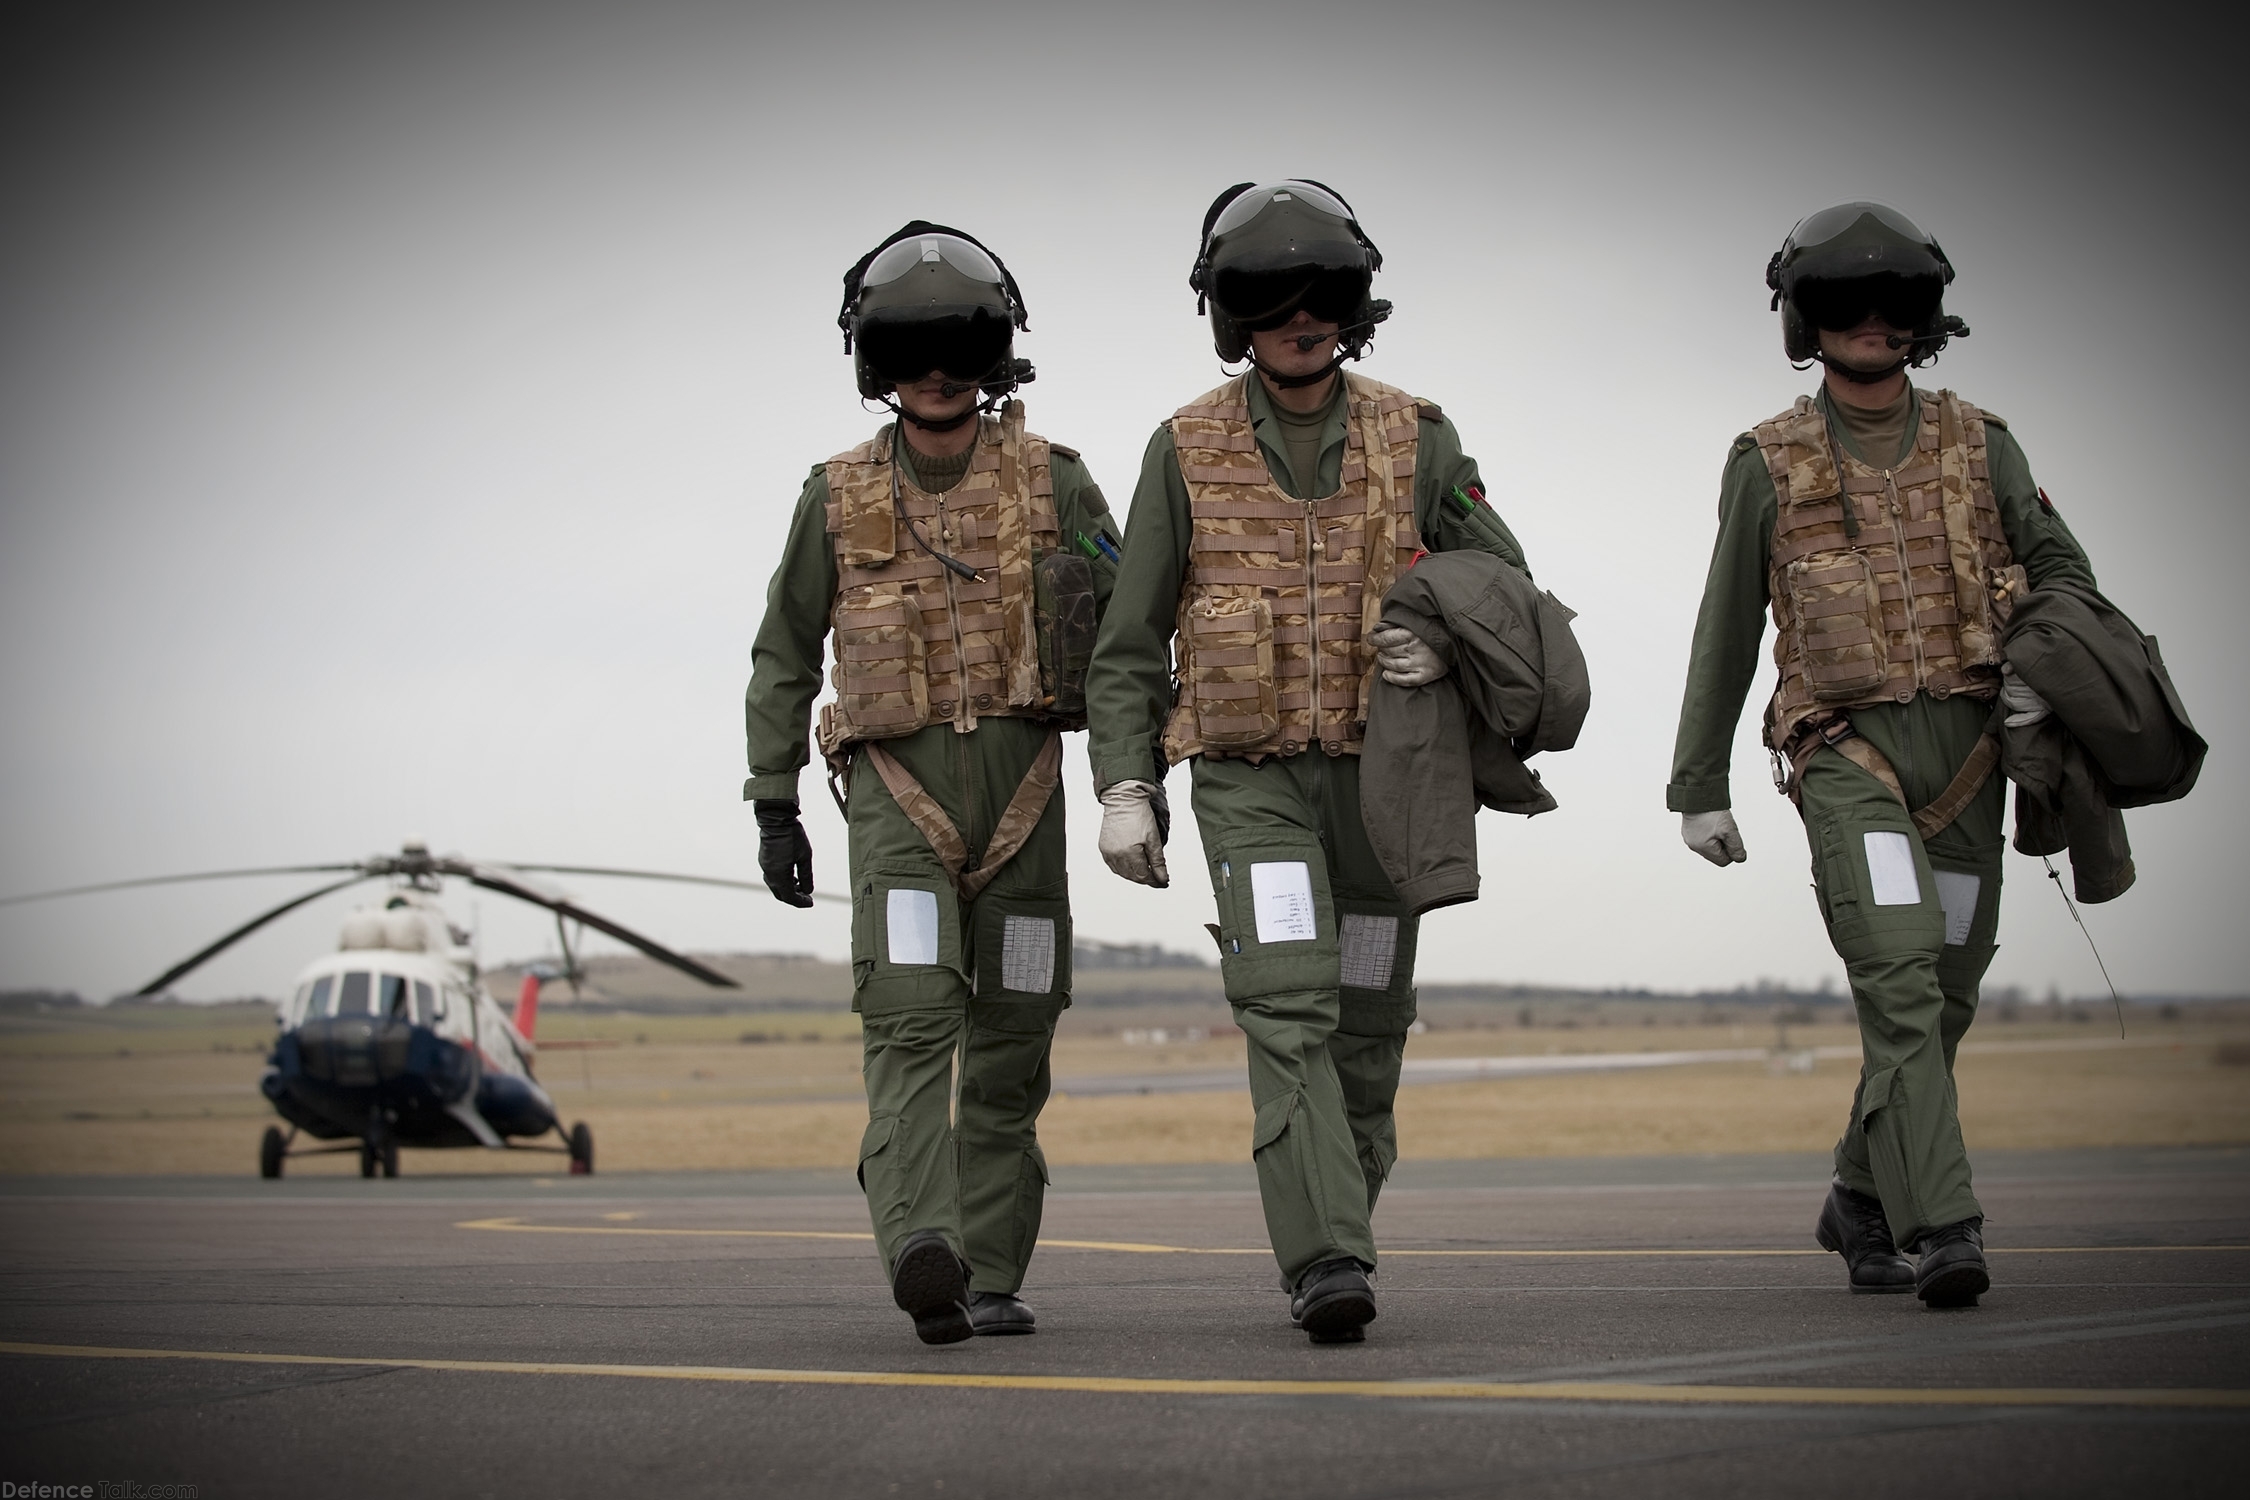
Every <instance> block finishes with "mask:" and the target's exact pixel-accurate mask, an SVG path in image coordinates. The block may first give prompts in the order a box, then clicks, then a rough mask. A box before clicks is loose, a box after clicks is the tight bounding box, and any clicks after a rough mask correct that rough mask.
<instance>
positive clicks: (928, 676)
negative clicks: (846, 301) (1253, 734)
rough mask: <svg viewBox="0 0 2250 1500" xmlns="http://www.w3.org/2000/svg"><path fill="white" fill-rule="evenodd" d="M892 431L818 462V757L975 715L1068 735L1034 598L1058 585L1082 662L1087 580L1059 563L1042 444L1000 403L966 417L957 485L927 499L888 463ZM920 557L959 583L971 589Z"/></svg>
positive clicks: (1075, 715)
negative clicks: (822, 622) (823, 634)
mask: <svg viewBox="0 0 2250 1500" xmlns="http://www.w3.org/2000/svg"><path fill="white" fill-rule="evenodd" d="M897 432H898V429H897V425H896V424H895V423H894V424H893V425H891V426H889V427H886V428H884V429H883V430H882V431H881V432H879V433H877V434H876V435H875V437H874V438H872V439H871V440H869V441H868V442H865V443H862V444H860V445H859V446H858V447H857V448H854V449H852V450H851V451H850V452H849V453H842V454H838V455H837V456H836V457H835V458H832V459H830V460H829V461H828V535H829V539H830V543H831V545H832V546H833V547H834V548H835V553H836V605H835V610H834V613H833V616H832V620H833V624H834V626H835V631H836V663H835V667H834V670H833V674H832V677H831V681H832V682H833V683H834V686H835V689H836V698H835V701H834V702H833V703H830V704H828V705H826V706H824V707H823V708H822V709H821V714H820V733H819V744H820V749H821V752H822V754H824V755H828V756H831V757H833V756H835V755H836V754H837V753H838V752H839V751H840V750H842V749H844V748H845V747H847V746H849V745H852V744H855V743H857V742H859V741H862V740H885V739H896V738H898V737H899V736H902V735H908V734H912V733H914V732H915V731H916V730H918V729H920V728H922V727H923V726H924V725H928V724H945V723H950V724H952V725H953V727H954V728H955V729H956V730H957V731H959V732H960V733H963V734H966V733H968V732H969V731H970V730H972V729H974V728H976V726H977V720H978V719H979V718H981V717H990V716H1016V717H1028V718H1037V719H1042V720H1045V721H1048V722H1050V723H1053V724H1055V725H1056V726H1057V727H1060V728H1078V727H1080V726H1082V725H1083V724H1084V722H1085V718H1084V715H1085V706H1084V697H1083V684H1082V682H1080V683H1078V684H1075V687H1076V689H1077V691H1076V692H1075V693H1073V692H1072V691H1071V689H1072V687H1073V686H1074V685H1073V684H1071V683H1068V682H1065V683H1062V684H1060V685H1058V683H1057V681H1056V673H1055V671H1054V663H1052V662H1049V661H1046V660H1045V659H1044V658H1045V657H1046V656H1047V655H1049V654H1050V652H1048V651H1043V649H1042V646H1043V644H1044V645H1047V646H1049V647H1051V646H1052V644H1053V643H1052V641H1047V640H1044V638H1043V634H1042V631H1041V628H1040V627H1041V624H1042V623H1043V622H1042V618H1041V617H1042V615H1043V614H1045V615H1047V616H1048V617H1049V620H1048V622H1047V623H1049V625H1050V628H1049V630H1048V631H1047V632H1045V634H1046V635H1048V636H1051V635H1052V634H1053V633H1054V632H1053V629H1052V616H1053V614H1054V610H1053V609H1048V610H1044V611H1043V610H1042V609H1041V604H1042V602H1043V601H1042V600H1041V599H1040V598H1039V597H1038V596H1039V594H1040V592H1041V590H1042V589H1043V588H1045V589H1046V591H1047V592H1049V593H1053V592H1054V591H1055V588H1054V586H1055V584H1056V582H1057V579H1056V577H1054V576H1052V575H1055V574H1057V573H1058V571H1059V572H1060V573H1061V574H1063V575H1067V576H1065V577H1064V578H1063V579H1062V588H1063V592H1064V594H1065V596H1066V597H1065V598H1064V599H1063V601H1062V604H1063V613H1064V614H1065V615H1071V614H1072V613H1073V610H1074V607H1078V606H1082V609H1079V610H1078V612H1082V613H1083V614H1084V616H1085V619H1084V621H1083V622H1078V623H1081V624H1082V625H1083V634H1084V635H1085V636H1086V640H1085V642H1084V646H1085V649H1086V650H1087V651H1090V650H1091V646H1092V623H1091V622H1092V610H1093V595H1092V591H1091V576H1092V575H1091V574H1090V573H1089V572H1087V571H1086V568H1085V564H1084V561H1083V560H1082V559H1079V558H1076V557H1074V556H1070V555H1066V554H1063V553H1061V551H1060V547H1059V542H1060V538H1059V535H1058V526H1057V522H1056V518H1055V486H1054V479H1053V476H1052V475H1051V474H1050V473H1049V472H1048V461H1049V451H1048V444H1047V440H1046V439H1045V438H1042V437H1039V436H1038V435H1036V434H1034V433H1028V432H1025V431H1024V428H1023V403H1022V402H1020V401H1011V402H1009V403H1008V404H1007V406H1006V408H1004V410H1003V411H1002V413H1001V415H1000V416H999V418H997V419H994V418H992V417H980V418H979V419H978V431H977V442H976V446H975V447H974V448H973V449H972V450H971V454H970V459H969V469H968V472H967V473H966V474H965V475H963V476H962V479H961V482H960V483H959V484H957V485H955V486H954V487H953V488H952V489H951V490H948V491H947V492H946V493H945V494H943V495H933V494H931V493H929V492H928V491H926V490H923V489H922V488H920V487H919V486H918V485H916V484H915V483H914V482H913V481H912V480H911V479H910V478H908V477H907V474H906V472H905V470H903V469H902V468H901V467H900V466H899V465H897V464H895V463H893V462H892V458H891V453H892V444H893V443H894V442H895V441H896V440H897ZM916 532H919V533H920V536H921V538H922V539H923V540H920V541H918V540H916V536H915V533H916ZM924 542H926V543H927V545H926V546H925V545H924ZM931 548H935V549H936V550H937V551H938V552H943V553H945V554H946V555H947V556H949V557H951V558H954V559H955V560H956V561H958V562H960V563H962V564H963V565H965V566H966V567H968V568H970V569H973V570H974V571H975V572H976V574H977V578H976V581H974V582H971V581H970V580H968V579H966V578H963V577H961V576H959V575H958V574H956V573H954V572H952V571H951V570H950V569H948V568H947V567H946V566H945V564H944V563H942V562H940V561H939V560H938V559H937V557H936V556H934V555H933V554H932V552H931V550H930V549H931ZM1071 564H1076V567H1075V568H1073V567H1071V566H1070V565H1071ZM1058 565H1059V567H1058ZM1081 580H1082V581H1083V588H1084V592H1083V593H1082V594H1079V593H1077V592H1076V586H1077V585H1079V584H1080V582H1081ZM1058 687H1059V689H1060V690H1059V691H1058Z"/></svg>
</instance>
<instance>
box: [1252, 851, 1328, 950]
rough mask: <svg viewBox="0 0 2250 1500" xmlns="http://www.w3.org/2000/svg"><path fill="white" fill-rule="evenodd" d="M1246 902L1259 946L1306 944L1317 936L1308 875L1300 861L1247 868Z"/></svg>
mask: <svg viewBox="0 0 2250 1500" xmlns="http://www.w3.org/2000/svg"><path fill="white" fill-rule="evenodd" d="M1250 900H1251V904H1252V906H1253V907H1255V908H1256V910H1257V914H1258V941H1259V942H1261V943H1309V942H1311V941H1312V940H1313V939H1315V938H1317V937H1318V936H1320V927H1319V923H1318V921H1317V919H1316V918H1315V917H1314V914H1313V895H1312V871H1311V870H1310V869H1308V868H1307V867H1306V865H1305V862H1304V861H1303V860H1301V859H1292V860H1284V861H1277V862H1275V863H1272V864H1262V865H1252V866H1251V867H1250Z"/></svg>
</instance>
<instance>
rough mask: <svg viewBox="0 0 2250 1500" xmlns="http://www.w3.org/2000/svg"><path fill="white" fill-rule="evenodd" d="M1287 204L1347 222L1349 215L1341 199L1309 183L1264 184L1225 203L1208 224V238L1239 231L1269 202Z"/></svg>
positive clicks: (1349, 211) (1263, 209) (1349, 212)
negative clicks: (1209, 232) (1315, 210)
mask: <svg viewBox="0 0 2250 1500" xmlns="http://www.w3.org/2000/svg"><path fill="white" fill-rule="evenodd" d="M1289 202H1296V203H1302V204H1304V205H1305V206H1306V207H1307V208H1314V209H1318V210H1319V211H1320V212H1322V213H1324V214H1333V215H1335V216H1336V217H1337V218H1339V219H1349V218H1351V216H1352V211H1351V210H1350V209H1348V208H1346V207H1345V206H1344V202H1343V200H1342V199H1340V198H1338V197H1337V196H1336V195H1335V194H1334V193H1331V192H1326V191H1324V190H1322V189H1320V188H1316V187H1314V186H1313V185H1312V184H1311V183H1309V182H1268V183H1262V184H1260V185H1259V186H1257V187H1254V188H1251V189H1250V190H1249V191H1248V192H1246V193H1243V194H1241V195H1240V196H1239V197H1237V198H1236V199H1235V200H1234V201H1233V202H1232V203H1229V204H1228V205H1227V206H1226V207H1225V209H1223V210H1222V211H1221V212H1220V214H1219V217H1218V219H1217V221H1216V222H1215V223H1213V224H1212V226H1211V237H1212V238H1213V239H1217V238H1218V237H1219V236H1220V235H1223V234H1227V233H1230V232H1232V231H1234V230H1237V229H1240V228H1241V227H1242V226H1243V225H1245V224H1247V223H1249V222H1250V221H1251V220H1252V219H1255V218H1256V217H1258V215H1259V214H1261V213H1263V212H1265V208H1266V205H1267V204H1269V203H1289Z"/></svg>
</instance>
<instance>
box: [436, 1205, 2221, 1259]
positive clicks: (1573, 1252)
mask: <svg viewBox="0 0 2250 1500" xmlns="http://www.w3.org/2000/svg"><path fill="white" fill-rule="evenodd" d="M605 1217H607V1216H605ZM453 1227H454V1228H455V1229H484V1230H493V1231H496V1232H500V1233H505V1234H632V1235H678V1236H685V1237H688V1238H698V1239H752V1240H857V1241H859V1242H860V1243H862V1244H865V1243H868V1242H870V1241H872V1240H873V1239H874V1238H875V1236H874V1235H872V1234H865V1233H850V1232H846V1231H842V1230H833V1229H660V1228H654V1227H650V1228H638V1227H635V1228H626V1227H624V1226H622V1225H616V1224H527V1223H525V1222H524V1221H523V1220H522V1219H520V1218H502V1219H463V1220H461V1221H460V1222H459V1223H457V1224H455V1225H454V1226H453ZM1039 1248H1040V1249H1042V1250H1107V1251H1111V1252H1113V1253H1116V1254H1120V1255H1271V1254H1272V1253H1273V1252H1272V1251H1271V1250H1265V1249H1249V1250H1242V1249H1236V1248H1233V1247H1231V1246H1213V1245H1151V1244H1143V1243H1141V1242H1139V1241H1136V1240H1050V1239H1042V1240H1041V1241H1040V1242H1039ZM2157 1250H2161V1251H2182V1250H2196V1251H2208V1250H2250V1245H2037V1246H2024V1245H2001V1246H1992V1245H1987V1246H1985V1254H1987V1255H2127V1254H2133V1253H2136V1252H2140V1251H2157ZM1831 1253H1832V1252H1830V1251H1827V1250H1753V1249H1737V1248H1732V1247H1727V1246H1720V1247H1715V1248H1712V1249H1708V1250H1698V1249H1679V1248H1666V1247H1660V1248H1653V1249H1646V1250H1586V1249H1575V1248H1570V1247H1563V1248H1559V1249H1553V1250H1390V1249H1385V1250H1383V1251H1382V1254H1383V1255H1384V1256H1385V1257H1392V1258H1395V1257H1405V1256H1420V1257H1432V1258H1473V1259H1499V1260H1590V1259H1602V1260H1651V1259H1666V1258H1679V1259H1690V1260H1709V1259H1714V1258H1717V1259H1750V1258H1760V1257H1771V1256H1782V1257H1820V1256H1825V1255H1828V1254H1831Z"/></svg>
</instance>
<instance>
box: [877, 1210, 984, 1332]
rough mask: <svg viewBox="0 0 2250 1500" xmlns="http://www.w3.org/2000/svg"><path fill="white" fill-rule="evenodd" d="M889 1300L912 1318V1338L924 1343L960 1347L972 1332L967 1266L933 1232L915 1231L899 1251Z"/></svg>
mask: <svg viewBox="0 0 2250 1500" xmlns="http://www.w3.org/2000/svg"><path fill="white" fill-rule="evenodd" d="M891 1300H892V1301H894V1302H896V1303H897V1304H898V1305H899V1307H900V1309H901V1310H902V1311H904V1312H905V1313H906V1314H908V1315H909V1316H910V1317H912V1318H913V1319H914V1334H915V1336H916V1337H917V1338H919V1339H921V1341H922V1342H923V1343H925V1344H958V1343H959V1342H961V1340H963V1339H965V1338H967V1337H969V1335H971V1334H973V1333H975V1332H976V1329H975V1327H974V1326H973V1325H972V1324H971V1323H970V1321H969V1277H968V1272H967V1268H966V1267H964V1266H963V1265H962V1264H961V1257H960V1256H958V1255H955V1254H954V1253H953V1247H952V1246H951V1245H948V1244H947V1243H946V1242H945V1236H944V1235H942V1234H940V1233H938V1232H937V1231H936V1230H935V1229H920V1230H916V1231H915V1232H914V1233H913V1234H910V1235H908V1236H907V1238H906V1243H905V1244H904V1245H902V1246H900V1247H899V1252H898V1263H897V1264H896V1265H895V1266H894V1267H892V1269H891Z"/></svg>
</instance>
